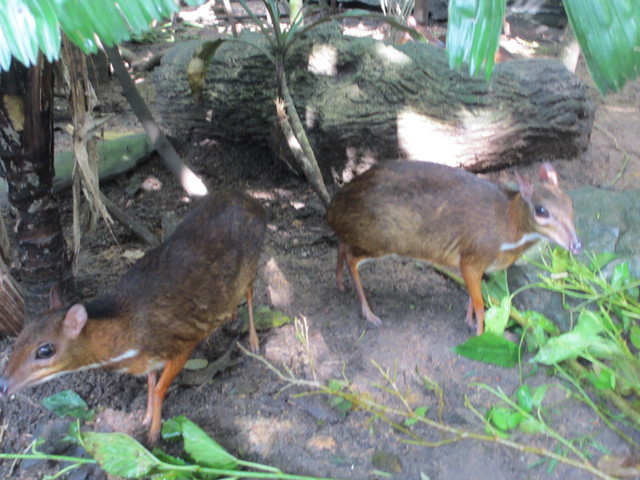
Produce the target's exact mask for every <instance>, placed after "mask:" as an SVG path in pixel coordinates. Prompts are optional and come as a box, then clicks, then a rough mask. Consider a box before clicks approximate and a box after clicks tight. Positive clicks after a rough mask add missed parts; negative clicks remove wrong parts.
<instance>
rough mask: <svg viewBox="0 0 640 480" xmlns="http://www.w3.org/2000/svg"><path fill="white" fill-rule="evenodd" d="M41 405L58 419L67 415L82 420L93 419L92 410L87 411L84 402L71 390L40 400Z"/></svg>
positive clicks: (87, 408)
mask: <svg viewBox="0 0 640 480" xmlns="http://www.w3.org/2000/svg"><path fill="white" fill-rule="evenodd" d="M42 405H43V406H44V407H45V408H46V409H48V410H50V411H52V412H53V413H55V414H56V415H57V416H59V417H60V418H63V417H66V416H67V415H68V416H70V417H73V418H81V419H83V420H89V419H91V418H93V413H94V412H93V410H89V407H88V406H87V404H86V402H85V401H84V400H83V399H82V398H81V397H80V395H78V394H77V393H76V392H74V391H73V390H63V391H62V392H58V393H56V394H54V395H51V396H49V397H47V398H45V399H43V400H42Z"/></svg>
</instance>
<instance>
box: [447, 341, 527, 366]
mask: <svg viewBox="0 0 640 480" xmlns="http://www.w3.org/2000/svg"><path fill="white" fill-rule="evenodd" d="M453 351H454V352H456V353H457V354H458V355H462V356H463V357H467V358H471V359H473V360H478V361H481V362H484V363H492V364H494V365H500V366H501V367H506V368H511V367H513V366H515V365H516V364H517V363H518V346H517V345H516V344H515V343H513V342H510V341H508V340H506V339H505V338H503V337H501V336H499V335H496V334H495V333H484V334H482V335H479V336H477V337H471V338H470V339H469V340H467V341H466V342H464V343H462V344H460V345H457V346H456V347H455V348H454V349H453Z"/></svg>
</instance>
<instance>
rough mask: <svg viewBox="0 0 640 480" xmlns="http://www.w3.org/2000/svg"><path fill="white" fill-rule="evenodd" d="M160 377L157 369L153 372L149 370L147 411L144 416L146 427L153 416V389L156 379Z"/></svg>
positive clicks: (143, 422)
mask: <svg viewBox="0 0 640 480" xmlns="http://www.w3.org/2000/svg"><path fill="white" fill-rule="evenodd" d="M157 379H158V372H156V371H155V370H154V371H153V372H149V374H148V375H147V413H146V415H145V416H144V420H143V421H142V424H143V425H144V426H145V427H148V426H149V425H151V420H152V418H153V391H154V390H155V388H156V380H157Z"/></svg>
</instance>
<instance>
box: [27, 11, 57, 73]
mask: <svg viewBox="0 0 640 480" xmlns="http://www.w3.org/2000/svg"><path fill="white" fill-rule="evenodd" d="M24 3H25V5H27V7H28V8H29V9H30V10H31V12H32V13H33V16H34V19H35V22H36V29H35V34H36V38H37V41H38V45H39V47H40V50H41V51H42V53H43V54H44V56H45V58H46V59H47V60H48V61H49V62H53V61H54V60H57V59H58V53H59V52H60V44H61V41H62V39H61V35H60V25H58V16H57V15H56V12H55V9H54V8H53V5H52V4H51V1H50V0H24Z"/></svg>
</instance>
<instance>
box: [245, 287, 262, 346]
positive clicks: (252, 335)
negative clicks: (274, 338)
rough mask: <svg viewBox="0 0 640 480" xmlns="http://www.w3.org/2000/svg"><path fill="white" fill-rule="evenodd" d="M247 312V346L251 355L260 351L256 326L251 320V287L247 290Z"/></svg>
mask: <svg viewBox="0 0 640 480" xmlns="http://www.w3.org/2000/svg"><path fill="white" fill-rule="evenodd" d="M247 312H249V346H250V347H251V351H252V352H253V353H258V352H259V351H260V340H258V333H257V332H256V324H255V322H254V320H253V287H251V286H249V288H248V289H247Z"/></svg>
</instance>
